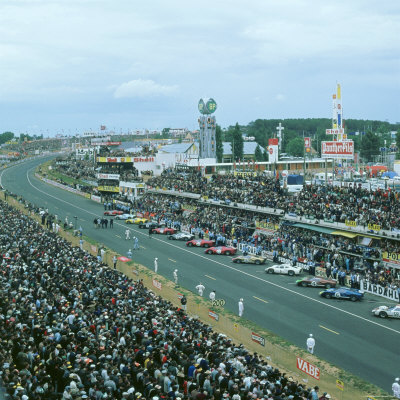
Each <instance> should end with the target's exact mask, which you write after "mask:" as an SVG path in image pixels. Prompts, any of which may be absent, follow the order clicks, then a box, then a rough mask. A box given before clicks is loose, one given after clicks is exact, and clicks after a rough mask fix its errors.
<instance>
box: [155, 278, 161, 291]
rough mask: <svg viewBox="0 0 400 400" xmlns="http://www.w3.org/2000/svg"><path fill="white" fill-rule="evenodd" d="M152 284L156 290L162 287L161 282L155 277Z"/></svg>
mask: <svg viewBox="0 0 400 400" xmlns="http://www.w3.org/2000/svg"><path fill="white" fill-rule="evenodd" d="M153 286H154V287H155V288H156V289H158V290H161V289H162V284H161V282H159V281H158V280H157V279H153Z"/></svg>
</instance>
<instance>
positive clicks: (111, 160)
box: [96, 157, 133, 163]
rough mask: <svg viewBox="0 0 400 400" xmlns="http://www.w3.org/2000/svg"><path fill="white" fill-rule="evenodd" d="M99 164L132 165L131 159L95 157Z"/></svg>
mask: <svg viewBox="0 0 400 400" xmlns="http://www.w3.org/2000/svg"><path fill="white" fill-rule="evenodd" d="M96 161H97V162H101V163H133V157H97V159H96Z"/></svg>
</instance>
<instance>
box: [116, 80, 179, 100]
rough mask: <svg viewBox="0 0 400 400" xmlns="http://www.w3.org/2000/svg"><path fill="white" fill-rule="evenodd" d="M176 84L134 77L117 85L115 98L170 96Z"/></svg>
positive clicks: (175, 89)
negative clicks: (159, 82)
mask: <svg viewBox="0 0 400 400" xmlns="http://www.w3.org/2000/svg"><path fill="white" fill-rule="evenodd" d="M177 89H178V87H177V86H165V85H159V84H158V83H156V82H154V81H152V80H150V79H136V80H133V81H129V82H125V83H123V84H121V85H119V86H118V87H117V88H116V89H115V91H114V97H115V98H117V99H120V98H123V97H154V96H170V95H172V94H174V93H175V92H176V91H177Z"/></svg>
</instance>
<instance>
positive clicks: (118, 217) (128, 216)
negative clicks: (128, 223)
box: [115, 214, 136, 220]
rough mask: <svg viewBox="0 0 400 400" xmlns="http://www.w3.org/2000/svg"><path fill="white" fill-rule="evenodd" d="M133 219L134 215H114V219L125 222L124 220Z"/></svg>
mask: <svg viewBox="0 0 400 400" xmlns="http://www.w3.org/2000/svg"><path fill="white" fill-rule="evenodd" d="M135 217H136V215H134V214H121V215H116V216H115V219H122V220H126V219H129V218H135Z"/></svg>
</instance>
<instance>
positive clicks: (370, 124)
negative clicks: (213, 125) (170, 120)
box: [216, 118, 400, 162]
mask: <svg viewBox="0 0 400 400" xmlns="http://www.w3.org/2000/svg"><path fill="white" fill-rule="evenodd" d="M279 123H282V126H283V127H284V131H283V141H282V153H287V154H289V155H291V156H297V157H302V156H303V154H304V138H305V137H310V138H311V147H312V149H313V153H314V154H316V155H318V156H320V155H321V142H323V141H330V140H332V136H330V135H326V134H325V131H326V129H330V128H331V126H332V122H331V120H330V119H328V118H307V119H285V120H280V119H257V120H255V121H253V122H250V123H249V124H248V125H242V126H240V125H239V124H238V123H236V124H235V125H234V126H229V127H228V128H227V129H224V130H223V129H221V127H220V126H218V125H217V131H216V149H217V159H218V161H219V162H220V161H221V160H222V156H223V154H222V142H223V141H225V142H230V143H231V146H232V153H233V157H234V160H235V161H237V160H239V159H243V136H253V137H254V138H255V141H256V142H257V144H258V146H257V148H256V152H255V160H256V161H265V160H267V159H268V155H267V152H266V148H267V146H268V140H269V139H270V138H273V137H276V136H275V135H276V127H277V126H278V125H279ZM345 132H346V134H347V135H348V136H347V138H348V139H352V140H353V141H354V148H355V152H359V153H360V156H361V157H362V158H363V159H364V161H366V162H369V161H373V159H374V157H375V156H377V155H379V154H380V153H381V150H380V149H381V148H383V147H386V148H388V147H390V145H391V144H392V143H393V142H395V143H397V146H396V147H397V149H400V138H398V136H400V135H397V136H396V139H392V136H391V132H400V123H396V124H391V123H389V122H386V121H374V120H357V119H348V120H346V121H345ZM385 141H386V146H385Z"/></svg>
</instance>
